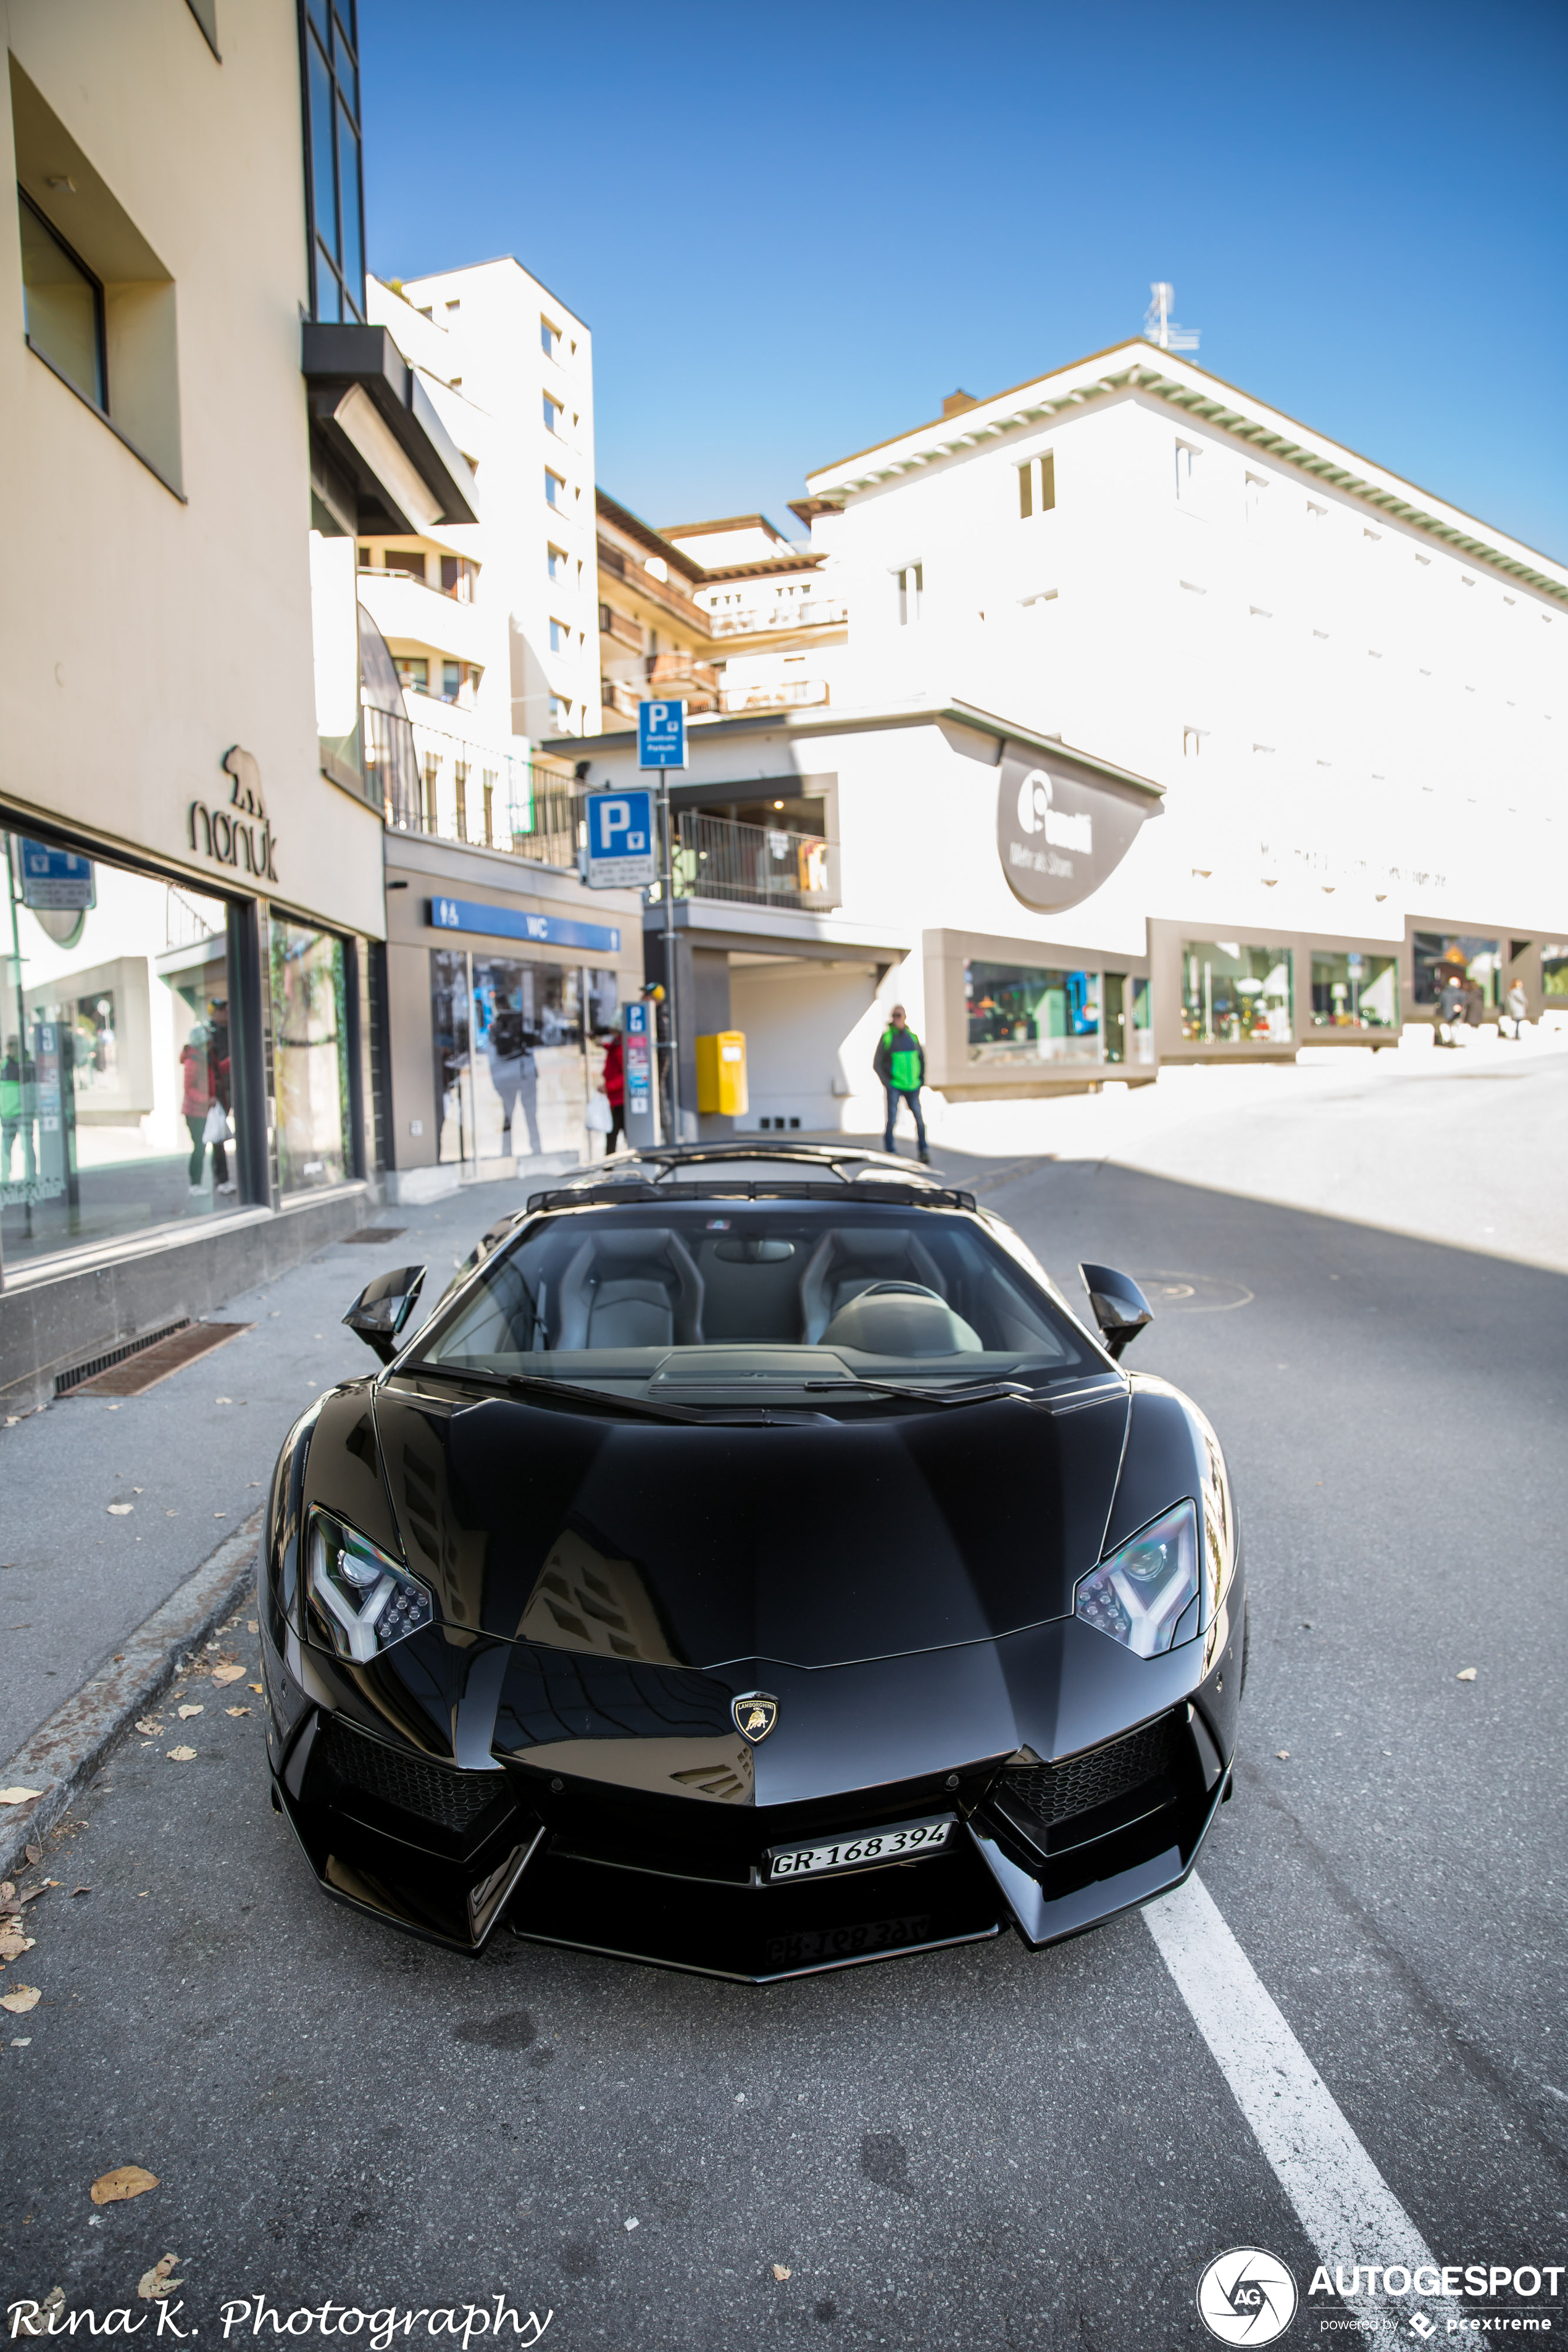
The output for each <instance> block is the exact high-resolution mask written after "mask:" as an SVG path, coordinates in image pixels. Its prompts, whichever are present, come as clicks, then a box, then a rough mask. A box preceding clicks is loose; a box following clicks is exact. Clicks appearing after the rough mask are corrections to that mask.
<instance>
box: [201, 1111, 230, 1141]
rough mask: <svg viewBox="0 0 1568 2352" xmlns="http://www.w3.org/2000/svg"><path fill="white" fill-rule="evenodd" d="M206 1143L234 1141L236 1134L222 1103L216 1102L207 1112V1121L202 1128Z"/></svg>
mask: <svg viewBox="0 0 1568 2352" xmlns="http://www.w3.org/2000/svg"><path fill="white" fill-rule="evenodd" d="M202 1141H203V1142H204V1143H232V1142H233V1141H234V1135H233V1132H232V1130H231V1129H230V1127H229V1123H228V1119H227V1117H226V1114H225V1111H224V1107H223V1105H222V1103H219V1102H215V1103H214V1105H213V1107H212V1108H211V1109H210V1110H209V1111H208V1113H207V1123H206V1125H205V1127H204V1128H203V1129H202Z"/></svg>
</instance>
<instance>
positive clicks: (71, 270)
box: [16, 188, 109, 415]
mask: <svg viewBox="0 0 1568 2352" xmlns="http://www.w3.org/2000/svg"><path fill="white" fill-rule="evenodd" d="M16 194H17V198H18V203H17V212H18V214H19V215H20V221H21V230H22V323H23V329H24V331H25V332H26V338H27V341H29V342H30V343H31V345H32V346H33V349H34V350H35V351H36V352H37V354H38V356H39V358H40V359H46V360H47V361H48V362H49V365H50V366H51V367H52V368H58V370H59V373H61V375H63V376H64V378H65V380H66V382H67V383H68V384H70V385H71V386H73V388H74V389H75V390H76V391H78V392H79V393H80V394H81V396H82V398H83V399H84V400H90V401H91V403H92V404H93V406H94V407H95V408H100V409H102V410H103V412H104V414H105V415H107V414H108V412H109V379H108V374H107V373H106V370H105V365H104V348H103V289H102V287H101V286H100V284H99V282H98V280H97V278H95V277H94V276H93V275H92V273H91V271H90V270H89V269H88V268H87V267H86V266H85V264H84V263H82V262H79V260H78V259H77V257H76V256H75V254H74V253H73V252H72V251H71V249H70V247H69V246H68V245H67V244H66V242H65V240H64V238H63V237H61V236H57V234H56V233H55V231H54V230H53V229H52V228H51V227H50V226H49V224H48V222H47V220H46V219H45V218H44V215H43V214H42V213H41V212H39V211H37V208H36V207H35V206H34V205H31V204H29V202H28V200H27V198H26V195H25V194H23V192H22V190H21V189H20V188H18V189H17V191H16Z"/></svg>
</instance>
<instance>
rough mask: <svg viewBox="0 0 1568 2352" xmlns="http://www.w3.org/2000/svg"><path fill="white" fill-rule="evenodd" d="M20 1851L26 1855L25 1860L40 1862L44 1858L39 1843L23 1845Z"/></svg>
mask: <svg viewBox="0 0 1568 2352" xmlns="http://www.w3.org/2000/svg"><path fill="white" fill-rule="evenodd" d="M22 1852H23V1853H25V1854H26V1857H27V1860H28V1861H29V1862H31V1863H39V1862H42V1860H43V1858H44V1849H43V1847H42V1846H41V1845H25V1846H24V1847H23V1848H22Z"/></svg>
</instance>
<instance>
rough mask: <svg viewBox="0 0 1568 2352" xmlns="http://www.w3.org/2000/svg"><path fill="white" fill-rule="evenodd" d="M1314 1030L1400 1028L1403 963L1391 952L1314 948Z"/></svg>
mask: <svg viewBox="0 0 1568 2352" xmlns="http://www.w3.org/2000/svg"><path fill="white" fill-rule="evenodd" d="M1312 1026H1313V1028H1314V1029H1397V1028H1398V1026H1399V966H1398V963H1397V961H1395V959H1394V957H1393V956H1391V955H1363V954H1361V953H1359V952H1358V951H1357V950H1354V949H1352V950H1350V951H1349V952H1348V953H1347V954H1344V955H1326V954H1321V953H1320V952H1319V950H1317V949H1316V948H1314V949H1313V950H1312Z"/></svg>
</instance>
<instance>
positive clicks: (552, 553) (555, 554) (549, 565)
mask: <svg viewBox="0 0 1568 2352" xmlns="http://www.w3.org/2000/svg"><path fill="white" fill-rule="evenodd" d="M545 478H546V480H552V479H553V477H552V476H550V475H547V476H546V477H545ZM544 568H545V570H546V571H547V572H549V574H550V577H551V578H552V580H564V579H565V578H566V576H567V574H566V553H565V550H564V549H563V548H559V547H547V548H546V549H545V551H544Z"/></svg>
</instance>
